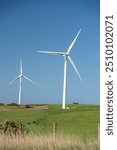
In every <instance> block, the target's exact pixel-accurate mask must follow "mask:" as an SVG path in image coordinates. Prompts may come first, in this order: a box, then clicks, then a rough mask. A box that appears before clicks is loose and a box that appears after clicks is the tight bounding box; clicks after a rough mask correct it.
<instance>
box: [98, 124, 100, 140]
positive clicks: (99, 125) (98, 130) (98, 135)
mask: <svg viewBox="0 0 117 150" xmlns="http://www.w3.org/2000/svg"><path fill="white" fill-rule="evenodd" d="M98 143H100V123H98Z"/></svg>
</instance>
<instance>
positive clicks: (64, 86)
mask: <svg viewBox="0 0 117 150" xmlns="http://www.w3.org/2000/svg"><path fill="white" fill-rule="evenodd" d="M80 32H81V29H80V30H79V32H78V33H77V35H76V37H75V38H74V40H73V42H72V43H71V45H70V46H69V48H68V50H67V52H66V53H65V52H50V51H38V52H40V53H47V54H55V55H56V54H57V55H61V56H63V57H64V81H63V105H62V108H63V109H65V105H66V98H67V61H68V60H69V61H70V63H71V65H72V66H73V68H74V70H75V72H76V74H77V75H78V77H79V79H80V80H81V81H82V79H81V76H80V74H79V72H78V69H77V68H76V66H75V63H74V62H73V60H72V59H71V57H70V56H69V54H70V51H71V49H72V47H73V45H74V43H75V42H76V40H77V38H78V36H79V34H80Z"/></svg>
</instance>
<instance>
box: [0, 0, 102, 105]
mask: <svg viewBox="0 0 117 150" xmlns="http://www.w3.org/2000/svg"><path fill="white" fill-rule="evenodd" d="M99 12H100V5H99V0H20V1H18V0H10V1H9V0H0V102H4V103H11V102H15V103H17V102H18V90H19V82H18V81H16V82H15V83H14V84H12V85H10V86H9V85H8V83H9V82H10V81H11V80H13V79H14V78H16V77H17V76H18V75H19V59H20V57H21V58H22V60H23V73H24V75H26V76H27V77H29V78H31V79H32V80H33V81H34V82H36V83H37V84H38V85H37V86H35V85H33V84H31V83H29V82H28V81H25V80H23V93H22V101H21V103H23V104H25V103H62V91H63V69H64V68H63V63H64V60H63V58H62V57H59V56H53V55H47V54H41V53H37V52H36V51H38V50H43V51H44V50H48V51H64V52H66V51H67V48H68V47H69V45H70V44H71V42H72V41H73V39H74V37H75V36H76V34H77V32H78V31H79V29H80V28H81V29H82V31H81V33H80V35H79V37H78V39H77V41H76V43H75V44H74V46H73V49H72V50H71V52H70V55H71V57H72V59H73V60H74V62H75V64H76V66H77V68H78V69H79V72H80V75H81V77H82V79H83V83H81V82H80V80H79V79H78V77H77V75H76V73H75V71H74V69H73V68H72V66H71V64H70V63H68V82H67V103H73V102H79V103H86V104H99V101H100V93H99V82H100V77H99V74H100V72H99V70H100V68H99V66H100V64H99V63H100V53H99V52H100V46H99V32H100V30H99V26H100V22H99V20H100V18H99V17H100V16H99V15H100V14H99Z"/></svg>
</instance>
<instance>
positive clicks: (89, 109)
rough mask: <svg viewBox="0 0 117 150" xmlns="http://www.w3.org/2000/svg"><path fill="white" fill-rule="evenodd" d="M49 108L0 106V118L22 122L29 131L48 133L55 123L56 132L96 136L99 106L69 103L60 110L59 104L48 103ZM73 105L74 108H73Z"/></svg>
mask: <svg viewBox="0 0 117 150" xmlns="http://www.w3.org/2000/svg"><path fill="white" fill-rule="evenodd" d="M48 107H49V109H45V110H39V109H28V108H27V109H24V108H23V109H20V108H15V109H14V108H12V107H11V106H0V120H12V121H17V122H21V123H23V124H24V125H25V126H26V127H27V128H29V131H30V132H34V133H37V132H39V133H44V134H50V133H51V132H52V128H53V123H54V122H56V123H57V132H58V134H59V133H60V134H61V133H62V134H67V135H73V136H79V137H83V138H85V137H97V132H98V123H99V106H97V105H69V108H70V109H67V110H62V109H61V105H48ZM74 107H75V108H74Z"/></svg>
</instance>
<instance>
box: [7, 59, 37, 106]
mask: <svg viewBox="0 0 117 150" xmlns="http://www.w3.org/2000/svg"><path fill="white" fill-rule="evenodd" d="M23 78H24V79H26V80H28V81H29V82H31V83H33V84H35V82H33V81H32V80H31V79H29V78H28V77H26V76H24V75H23V73H22V59H21V58H20V75H19V76H18V77H17V78H15V79H14V80H12V81H11V82H10V83H9V85H10V84H12V83H14V82H15V81H16V80H18V79H19V80H20V84H19V102H18V105H20V104H21V97H22V79H23Z"/></svg>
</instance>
